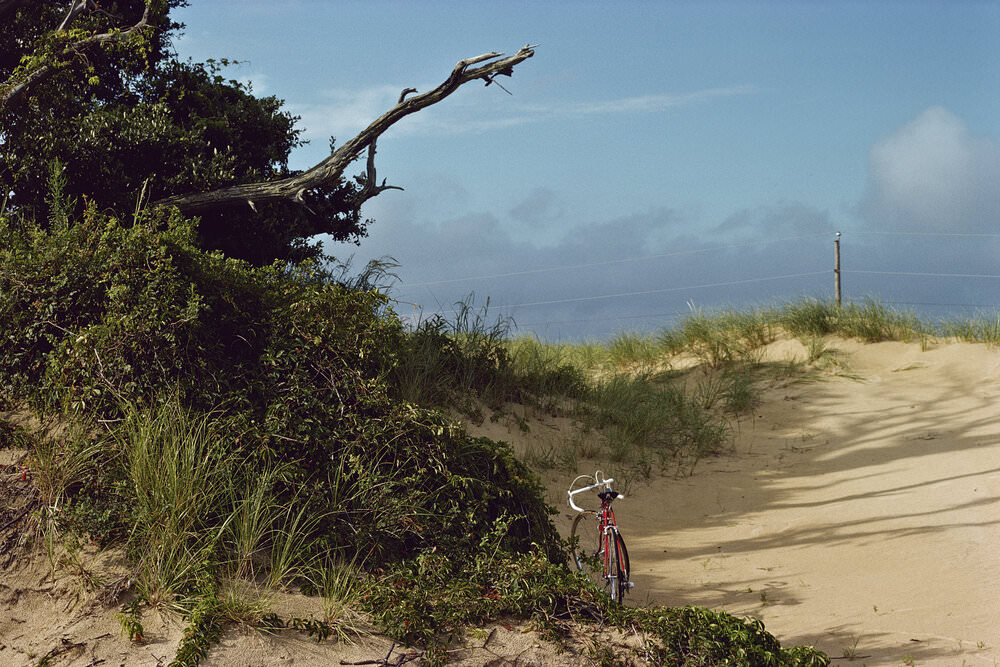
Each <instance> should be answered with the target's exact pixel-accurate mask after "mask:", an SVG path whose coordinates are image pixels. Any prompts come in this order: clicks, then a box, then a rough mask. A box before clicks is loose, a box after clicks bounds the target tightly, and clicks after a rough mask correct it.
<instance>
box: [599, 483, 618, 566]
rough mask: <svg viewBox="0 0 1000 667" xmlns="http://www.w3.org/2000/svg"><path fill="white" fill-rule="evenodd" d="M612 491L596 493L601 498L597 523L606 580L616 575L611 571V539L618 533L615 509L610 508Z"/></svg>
mask: <svg viewBox="0 0 1000 667" xmlns="http://www.w3.org/2000/svg"><path fill="white" fill-rule="evenodd" d="M610 481H613V480H609V482H610ZM613 493H614V492H610V493H609V492H608V491H602V492H601V493H599V494H597V495H598V497H599V498H600V499H601V510H600V511H599V512H597V525H598V529H599V530H600V532H601V551H603V552H604V578H605V579H607V580H608V581H611V580H612V579H613V578H615V577H617V576H618V575H617V573H615V574H612V572H611V549H612V545H613V542H612V540H613V539H614V537H615V536H616V535H618V523H617V522H616V521H615V511H614V510H613V509H611V501H613V500H614V497H613V496H612V494H613Z"/></svg>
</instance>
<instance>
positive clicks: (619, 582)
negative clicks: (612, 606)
mask: <svg viewBox="0 0 1000 667" xmlns="http://www.w3.org/2000/svg"><path fill="white" fill-rule="evenodd" d="M609 543H610V544H611V554H610V557H609V558H608V578H609V580H610V584H611V591H610V593H611V599H612V600H614V601H615V602H618V603H621V601H622V600H623V599H624V597H625V593H627V592H628V591H629V590H630V588H631V587H630V586H629V579H628V578H629V573H630V569H629V561H628V549H626V548H625V539H624V538H623V537H622V536H621V534H620V533H619V532H618V531H617V530H615V531H614V532H613V533H612V539H611V540H610V541H609Z"/></svg>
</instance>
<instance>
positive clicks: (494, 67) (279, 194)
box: [153, 45, 535, 214]
mask: <svg viewBox="0 0 1000 667" xmlns="http://www.w3.org/2000/svg"><path fill="white" fill-rule="evenodd" d="M534 48H535V47H534V46H532V45H526V46H524V47H522V48H521V49H520V50H518V52H517V53H515V54H514V55H512V56H507V57H504V54H502V53H484V54H482V55H480V56H475V57H473V58H466V59H464V60H460V61H458V63H457V64H456V65H455V67H454V68H453V69H452V70H451V74H450V75H449V76H448V78H447V79H445V80H444V81H443V82H442V83H441V84H440V85H438V86H437V87H435V88H433V89H432V90H429V91H427V92H426V93H421V94H419V95H413V96H412V97H408V96H409V95H411V94H412V93H415V92H416V90H415V89H413V88H407V89H406V90H404V91H403V92H402V93H401V94H400V96H399V101H398V102H397V103H396V105H395V106H394V107H392V108H391V109H389V110H388V111H387V112H385V113H384V114H382V115H381V116H379V117H378V118H376V119H375V120H374V121H373V122H372V123H371V124H370V125H369V126H368V127H366V128H365V129H364V130H362V131H361V132H360V133H358V135H357V136H356V137H354V138H353V139H351V140H350V141H348V142H346V143H345V144H343V145H342V146H341V147H340V148H338V149H336V150H335V151H333V153H331V154H330V156H329V157H327V158H326V159H325V160H323V161H322V162H320V163H319V164H317V165H315V166H313V167H311V168H310V169H307V170H306V171H304V172H302V173H301V174H297V175H295V176H291V177H288V178H283V179H278V180H273V181H263V182H259V183H245V184H242V185H233V186H229V187H225V188H220V189H217V190H212V191H209V192H198V193H191V194H183V195H175V196H172V197H166V198H164V199H160V200H159V201H156V202H153V204H154V205H158V206H176V207H177V208H179V209H180V210H181V211H182V212H184V213H188V214H197V213H199V212H202V211H206V210H209V209H213V208H217V207H220V206H227V205H232V204H234V203H237V202H242V203H245V204H247V205H249V206H254V205H255V204H259V203H261V202H267V201H278V200H286V201H293V202H297V203H304V196H305V193H306V192H308V191H309V190H312V189H314V188H320V187H323V186H330V187H332V186H334V185H336V184H337V183H338V182H339V181H340V179H341V178H342V177H343V175H344V171H345V170H346V169H347V167H348V166H349V165H350V164H351V163H352V162H354V161H355V160H357V159H358V158H359V157H360V156H361V153H362V152H364V151H365V150H367V151H368V163H367V173H366V176H365V181H364V186H363V187H362V189H361V190H360V191H359V192H358V195H357V196H356V197H355V200H354V201H353V202H352V205H353V206H355V208H358V207H360V206H361V205H362V204H363V203H364V202H365V201H367V200H368V199H371V198H372V197H375V196H377V195H378V194H379V193H381V192H383V191H385V190H389V189H401V188H397V187H395V186H392V185H386V184H385V181H384V180H383V182H382V184H381V185H378V184H377V183H376V180H375V142H376V141H377V140H378V138H379V137H380V136H382V134H384V133H385V132H386V130H388V129H389V128H390V127H392V126H393V125H395V124H396V123H397V122H399V121H400V120H402V119H403V118H405V117H406V116H409V115H410V114H413V113H416V112H418V111H420V110H421V109H426V108H427V107H429V106H431V105H433V104H437V103H438V102H440V101H441V100H443V99H445V98H446V97H448V96H449V95H451V94H452V93H453V92H455V91H456V90H458V88H459V87H461V86H462V85H464V84H466V83H469V82H470V81H476V80H480V79H481V80H485V81H486V82H487V83H490V82H492V81H493V79H494V78H495V77H497V76H498V75H501V74H502V75H504V76H511V75H512V74H513V70H514V67H515V66H516V65H518V64H519V63H521V62H523V61H524V60H527V59H528V58H530V57H531V56H533V55H535V51H534Z"/></svg>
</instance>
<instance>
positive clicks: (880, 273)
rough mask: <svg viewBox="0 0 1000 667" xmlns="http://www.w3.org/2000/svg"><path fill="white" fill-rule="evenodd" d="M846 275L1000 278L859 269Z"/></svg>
mask: <svg viewBox="0 0 1000 667" xmlns="http://www.w3.org/2000/svg"><path fill="white" fill-rule="evenodd" d="M844 273H845V274H847V275H850V274H852V273H864V274H866V275H877V276H910V277H913V276H916V277H922V278H1000V275H990V274H978V273H917V272H909V271H860V270H857V269H852V270H850V271H847V270H845V271H844Z"/></svg>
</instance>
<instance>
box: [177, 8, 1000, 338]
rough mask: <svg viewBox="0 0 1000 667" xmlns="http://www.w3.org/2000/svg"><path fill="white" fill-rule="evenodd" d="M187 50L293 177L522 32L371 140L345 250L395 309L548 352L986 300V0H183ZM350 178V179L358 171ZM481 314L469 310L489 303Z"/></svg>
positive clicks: (995, 282)
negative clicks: (821, 309)
mask: <svg viewBox="0 0 1000 667" xmlns="http://www.w3.org/2000/svg"><path fill="white" fill-rule="evenodd" d="M175 16H176V19H177V20H179V21H181V22H183V23H184V24H186V28H185V30H184V32H183V34H182V35H181V36H180V37H179V38H178V39H177V40H176V41H175V47H176V50H177V52H178V54H179V55H180V56H181V57H183V58H188V57H190V58H193V59H194V60H199V61H201V60H205V59H208V58H215V59H221V58H229V59H235V60H237V61H239V64H237V65H235V66H231V67H230V68H229V69H228V71H227V74H228V76H230V77H232V78H234V79H238V80H241V81H244V82H247V83H249V84H250V85H252V87H253V91H254V92H255V93H256V94H258V95H274V96H276V97H278V98H280V99H283V100H284V101H285V109H286V110H288V111H290V112H291V113H293V114H295V115H297V116H299V117H300V119H301V120H300V122H299V127H300V128H301V129H302V130H303V134H302V136H303V137H304V138H306V139H308V140H309V144H308V145H306V146H303V147H300V148H297V149H296V150H295V151H294V152H293V153H292V155H291V158H290V165H291V166H292V167H293V168H298V169H304V168H307V167H309V166H311V165H313V164H315V163H317V162H319V161H320V160H322V159H323V158H324V157H326V155H327V154H328V152H329V139H330V137H331V136H333V137H335V138H336V140H337V142H338V144H339V143H343V142H344V141H346V140H347V139H349V138H351V137H353V136H354V135H355V134H357V133H358V132H359V131H360V130H361V129H363V128H364V127H365V126H366V125H367V124H368V123H370V122H371V121H372V120H374V119H375V118H377V117H378V116H379V115H381V114H382V113H384V112H385V111H386V110H388V109H389V108H391V107H392V106H393V104H394V103H395V102H396V99H397V98H398V96H399V93H400V92H401V91H402V90H403V89H404V88H409V87H413V88H417V89H418V91H420V92H424V91H426V90H428V89H430V88H432V87H434V86H436V85H438V84H439V83H441V82H442V81H443V80H444V79H445V78H446V77H447V76H448V74H449V72H450V71H451V69H452V67H454V66H455V64H456V63H457V62H458V61H459V60H461V59H463V58H468V57H471V56H476V55H479V54H482V53H487V52H503V53H507V54H513V53H514V52H516V51H517V50H518V49H519V48H520V47H521V46H523V45H525V44H529V43H530V44H537V45H538V46H537V48H536V49H535V55H534V56H533V57H532V58H529V59H528V60H526V61H524V62H523V63H521V64H519V65H518V66H517V67H516V68H515V69H514V72H513V76H512V77H510V78H501V79H499V81H500V83H501V84H502V86H503V88H504V89H506V91H509V93H510V94H508V92H506V91H505V90H503V89H501V88H499V87H497V86H489V87H485V86H483V85H481V84H479V82H474V83H470V84H467V85H466V86H463V87H462V88H460V89H459V90H458V91H456V92H455V93H454V94H453V95H452V96H451V97H449V98H447V99H445V100H444V101H442V102H440V103H439V104H437V105H434V106H432V107H429V108H427V109H424V110H422V111H420V112H419V113H417V114H414V115H412V116H408V117H407V118H405V119H403V120H402V121H400V122H399V123H398V124H397V125H396V126H394V127H393V128H391V129H390V130H389V131H388V132H387V133H385V134H384V135H383V136H382V137H381V138H380V139H379V142H378V154H377V160H376V165H377V169H378V177H379V179H382V178H385V179H386V181H387V183H388V184H389V185H395V186H399V187H402V188H404V189H403V190H402V191H397V190H389V191H386V192H384V193H382V194H381V195H379V196H378V197H376V198H375V199H372V200H370V201H368V202H367V203H366V204H365V205H364V207H363V209H362V214H363V216H364V217H366V218H370V219H372V220H373V223H372V224H371V226H370V227H369V235H368V237H366V238H364V239H361V241H360V244H359V245H353V244H342V243H334V242H332V241H329V240H327V241H326V242H324V248H325V250H326V252H327V253H329V254H331V255H333V256H335V257H337V258H338V259H339V260H342V261H344V260H348V259H351V261H352V263H353V266H355V267H360V266H363V265H364V264H365V263H366V262H367V261H369V260H371V259H383V260H386V261H388V260H389V258H391V259H392V261H393V262H394V263H395V264H397V266H396V268H395V269H394V270H393V272H394V274H395V276H396V278H395V279H394V280H393V281H392V285H391V287H390V288H389V293H390V295H391V296H392V297H393V298H394V299H395V300H396V301H397V304H396V310H397V312H399V314H400V315H401V316H403V317H404V318H406V319H408V320H410V321H413V320H415V319H427V318H430V317H432V316H433V315H434V314H436V313H440V314H442V315H443V316H444V317H446V318H449V319H450V318H453V317H454V312H455V310H456V308H457V306H456V304H458V303H459V302H463V301H464V302H466V303H471V304H472V306H473V309H474V312H479V313H483V312H485V317H486V318H487V319H488V320H490V321H493V320H495V319H496V318H497V317H502V318H510V321H512V322H513V324H514V333H516V334H526V335H534V336H538V337H540V338H542V339H545V340H548V341H552V342H558V341H578V340H609V339H611V338H613V337H614V336H616V335H619V334H622V333H655V332H657V331H659V330H661V329H662V328H664V327H669V326H672V325H674V324H676V322H677V321H678V318H683V317H684V316H685V315H687V314H689V313H691V312H695V311H708V312H715V311H718V310H720V309H727V308H751V307H766V306H771V305H776V304H781V303H785V302H789V301H797V300H800V299H802V298H816V299H825V300H832V299H833V298H834V275H833V269H834V243H835V239H836V238H837V236H836V234H837V232H840V233H841V237H840V254H841V262H842V264H841V270H842V274H841V275H842V289H843V298H844V300H845V301H854V302H863V301H864V300H865V299H869V298H870V299H876V300H878V301H880V302H881V303H883V304H885V305H888V306H891V307H893V308H897V309H899V310H904V311H913V312H915V313H917V314H919V315H921V316H922V317H924V318H926V319H929V320H932V321H933V320H937V319H942V318H943V319H947V318H952V317H967V316H972V315H977V314H981V313H988V314H990V315H991V316H993V315H995V314H996V312H997V311H998V310H1000V39H998V35H1000V3H997V2H995V1H989V2H973V1H971V0H970V1H966V0H939V1H919V0H914V1H907V2H902V1H900V2H892V1H879V2H874V1H864V2H860V1H859V2H846V1H838V0H824V1H822V2H821V1H812V0H800V1H797V2H791V1H777V0H774V1H770V2H764V1H754V0H743V1H740V2H721V1H715V0H703V1H701V2H693V1H683V2H671V1H669V0H663V1H660V2H646V1H633V2H624V1H619V2H595V1H590V0H576V1H573V2H570V1H568V0H566V1H557V0H548V1H544V0H542V1H538V0H536V1H533V2H522V1H518V0H510V1H505V2H496V1H493V2H486V1H482V2H480V1H475V0H464V1H461V2H459V1H445V0H435V1H431V0H409V1H407V2H385V1H380V0H366V1H365V2H349V1H345V2H326V1H320V0H282V1H281V2H275V1H274V0H268V1H266V2H265V1H263V0H239V1H236V0H191V6H190V7H188V8H185V9H183V10H179V11H177V12H176V15H175ZM357 167H358V168H357V170H356V172H351V173H360V171H361V170H362V168H363V164H362V163H359V164H358V165H357ZM483 309H485V311H483Z"/></svg>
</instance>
